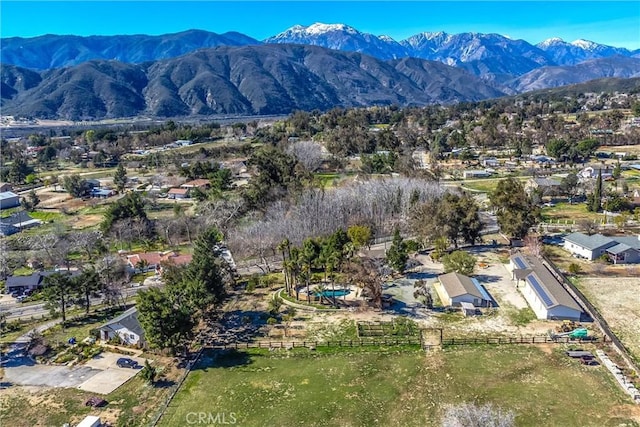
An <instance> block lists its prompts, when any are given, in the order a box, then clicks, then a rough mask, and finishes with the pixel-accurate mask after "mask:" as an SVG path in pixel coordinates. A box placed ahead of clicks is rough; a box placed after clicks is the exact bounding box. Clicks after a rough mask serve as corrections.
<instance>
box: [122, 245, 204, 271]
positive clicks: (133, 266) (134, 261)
mask: <svg viewBox="0 0 640 427" xmlns="http://www.w3.org/2000/svg"><path fill="white" fill-rule="evenodd" d="M192 258H193V256H192V255H191V254H185V255H180V254H177V253H175V252H173V251H169V252H142V253H138V254H133V255H127V269H128V270H129V271H130V272H132V273H147V272H149V271H155V272H156V273H157V274H162V264H173V265H186V264H189V263H190V262H191V259H192Z"/></svg>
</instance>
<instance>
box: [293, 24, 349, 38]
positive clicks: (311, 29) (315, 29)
mask: <svg viewBox="0 0 640 427" xmlns="http://www.w3.org/2000/svg"><path fill="white" fill-rule="evenodd" d="M303 28H304V27H303ZM333 31H341V32H345V33H349V34H357V33H359V31H358V30H356V29H355V28H353V27H350V26H348V25H345V24H323V23H321V22H316V23H315V24H313V25H309V26H308V27H306V28H305V29H304V32H305V33H306V34H307V35H314V36H317V35H320V34H324V33H330V32H333Z"/></svg>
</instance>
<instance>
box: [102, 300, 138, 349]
mask: <svg viewBox="0 0 640 427" xmlns="http://www.w3.org/2000/svg"><path fill="white" fill-rule="evenodd" d="M99 332H100V339H101V340H102V341H105V342H106V341H109V340H112V339H114V338H117V339H119V340H120V341H121V342H122V343H123V344H128V345H135V346H139V347H144V346H145V345H146V342H145V340H144V329H142V325H140V322H139V321H138V309H137V308H136V307H132V308H130V309H128V310H127V311H125V312H124V313H122V314H121V315H120V316H118V317H115V318H113V319H111V320H110V321H108V322H107V323H105V324H104V325H102V326H100V328H99Z"/></svg>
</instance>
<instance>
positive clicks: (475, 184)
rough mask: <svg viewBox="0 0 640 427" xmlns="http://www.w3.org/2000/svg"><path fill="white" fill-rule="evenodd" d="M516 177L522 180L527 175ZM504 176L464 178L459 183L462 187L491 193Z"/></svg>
mask: <svg viewBox="0 0 640 427" xmlns="http://www.w3.org/2000/svg"><path fill="white" fill-rule="evenodd" d="M515 178H516V179H519V180H522V181H523V183H524V180H526V179H528V178H529V177H515ZM503 179H504V178H482V179H471V180H464V181H462V182H461V183H460V186H461V187H462V188H466V189H469V190H472V191H479V192H482V193H491V192H492V191H493V190H495V189H496V187H497V186H498V182H500V181H501V180H503Z"/></svg>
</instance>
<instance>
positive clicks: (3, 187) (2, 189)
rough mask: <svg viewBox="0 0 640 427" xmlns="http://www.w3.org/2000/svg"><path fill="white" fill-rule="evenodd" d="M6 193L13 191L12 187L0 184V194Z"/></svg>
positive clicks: (7, 184)
mask: <svg viewBox="0 0 640 427" xmlns="http://www.w3.org/2000/svg"><path fill="white" fill-rule="evenodd" d="M7 191H13V187H12V186H11V184H9V183H8V182H0V193H6V192H7Z"/></svg>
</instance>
